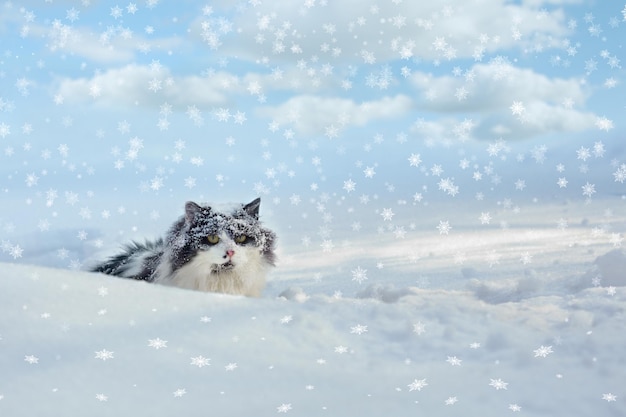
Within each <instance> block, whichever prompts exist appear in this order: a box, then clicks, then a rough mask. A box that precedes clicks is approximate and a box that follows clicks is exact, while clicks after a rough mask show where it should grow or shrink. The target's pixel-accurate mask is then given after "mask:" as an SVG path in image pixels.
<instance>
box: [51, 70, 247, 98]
mask: <svg viewBox="0 0 626 417" xmlns="http://www.w3.org/2000/svg"><path fill="white" fill-rule="evenodd" d="M235 82H236V77H234V76H232V75H230V74H227V73H217V74H211V76H207V77H201V76H187V77H174V76H172V75H171V73H170V71H169V70H168V69H166V68H164V67H150V66H144V65H135V64H132V65H126V66H124V67H120V68H114V69H110V70H107V71H105V72H102V73H98V74H96V75H95V76H93V77H92V78H78V79H71V78H65V79H62V80H60V81H59V82H58V87H57V88H56V94H57V95H60V96H61V97H62V98H63V101H64V102H75V103H82V102H94V103H97V104H103V105H109V106H120V105H126V106H133V107H134V106H136V105H142V106H152V105H154V106H158V105H161V104H163V103H164V102H168V103H169V104H171V105H174V106H177V107H182V108H183V109H184V108H186V107H187V106H190V105H200V106H213V105H220V104H223V103H225V102H226V101H227V96H226V93H227V91H228V86H230V85H233V84H234V83H235Z"/></svg>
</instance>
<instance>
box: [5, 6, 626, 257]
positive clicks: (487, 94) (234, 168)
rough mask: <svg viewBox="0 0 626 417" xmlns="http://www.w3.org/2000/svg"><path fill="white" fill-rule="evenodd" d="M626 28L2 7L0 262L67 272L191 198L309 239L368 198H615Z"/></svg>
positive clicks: (481, 11)
mask: <svg viewBox="0 0 626 417" xmlns="http://www.w3.org/2000/svg"><path fill="white" fill-rule="evenodd" d="M283 3H285V4H283ZM625 10H626V5H625V4H623V3H619V2H600V1H582V0H581V1H576V0H571V1H568V0H550V1H542V0H532V1H502V0H474V1H466V0H463V1H456V0H450V1H447V2H445V3H439V2H427V3H425V2H409V1H407V0H404V1H403V0H393V1H356V0H354V1H342V2H328V1H320V0H302V1H293V2H271V1H267V0H266V1H261V0H251V1H242V2H231V1H216V2H211V4H210V5H208V4H206V3H201V2H194V1H184V2H176V3H173V2H165V1H149V2H136V3H133V2H130V3H118V5H117V6H116V5H112V3H110V2H99V1H88V0H87V1H83V2H69V1H54V0H52V1H36V2H35V1H29V2H4V3H3V4H2V5H0V11H1V13H0V53H1V57H0V83H1V85H2V87H1V89H0V150H1V151H2V152H1V153H0V171H1V173H2V175H1V177H0V187H1V189H2V191H3V204H2V208H0V225H1V226H2V229H1V230H2V232H1V233H2V235H3V238H2V240H3V253H2V254H1V255H2V257H3V259H6V260H13V259H16V260H17V259H19V260H22V261H28V260H31V261H33V260H34V259H35V258H32V257H30V256H31V255H32V253H34V252H39V251H41V247H39V246H38V245H40V244H41V243H40V239H41V237H42V236H43V237H45V240H47V241H54V240H55V239H51V238H50V235H51V234H52V233H57V235H58V236H61V237H60V238H59V241H58V242H56V243H54V245H57V246H58V247H64V246H67V247H70V246H71V247H73V248H75V249H74V250H75V253H73V254H72V256H74V257H75V259H76V264H79V263H81V262H82V260H83V258H84V257H88V256H89V254H90V252H93V249H94V242H95V246H96V247H99V246H102V245H104V246H106V245H108V244H110V243H112V242H113V243H114V242H116V241H118V240H120V241H121V240H124V239H125V238H127V237H135V236H142V235H153V234H158V233H160V231H161V230H163V229H164V228H165V227H167V225H168V224H169V223H170V222H171V221H172V220H173V219H174V218H175V217H176V216H177V215H178V213H179V212H180V207H182V205H183V203H184V201H186V200H189V199H196V200H201V201H222V200H226V201H231V200H235V201H247V200H251V199H252V198H254V197H256V196H257V195H260V196H262V197H263V198H264V201H266V203H265V207H266V211H267V212H268V214H272V215H274V216H275V217H276V218H279V219H280V218H285V216H292V217H294V218H296V219H297V218H298V216H301V217H303V218H306V219H307V225H306V227H309V228H311V229H313V230H315V228H317V227H320V225H324V224H327V223H329V222H330V223H332V220H329V218H333V217H335V218H337V219H339V218H343V214H345V213H344V212H343V211H344V209H345V207H346V206H348V207H351V206H354V207H361V206H364V205H365V204H364V203H363V201H367V202H368V204H367V207H368V208H367V210H366V211H363V212H361V211H359V213H360V214H359V215H360V216H362V218H361V221H363V222H364V223H366V222H370V218H371V219H376V221H372V223H373V224H376V222H377V221H379V219H380V216H379V212H380V211H381V210H382V209H384V208H390V207H395V208H396V210H397V211H400V210H401V209H402V208H403V207H404V206H405V205H408V206H409V207H422V208H423V207H424V205H425V204H426V205H427V204H435V203H443V204H459V202H460V203H470V202H471V203H472V204H480V205H481V210H489V209H490V207H491V209H494V208H497V207H498V204H499V203H500V202H501V201H502V199H503V198H510V199H512V200H514V202H515V204H519V205H521V206H524V205H525V204H531V205H532V204H535V203H536V202H537V198H538V197H543V196H549V199H550V201H553V200H555V199H556V200H558V199H563V200H565V199H571V198H573V199H575V200H576V201H581V202H585V201H587V202H589V201H588V200H590V199H591V200H596V199H600V198H603V197H606V196H613V197H614V196H618V197H619V196H620V195H621V194H623V183H622V182H621V181H618V179H619V178H621V171H620V165H621V164H623V163H624V159H625V156H624V150H623V145H622V141H623V137H624V126H623V122H622V120H623V119H624V112H625V110H626V109H625V103H624V99H623V97H625V96H626V95H625V94H624V85H623V83H624V69H623V65H624V62H623V61H624V60H623V59H622V57H623V56H624V53H623V44H622V42H623V39H625V38H626V37H625V36H624V25H625V22H624V19H626V16H625V13H626V12H625ZM415 156H418V158H415ZM418 162H419V163H418ZM561 179H565V180H566V181H565V182H564V181H560V180H561ZM559 181H560V182H559ZM564 184H565V185H564ZM587 184H588V185H591V186H593V187H591V188H592V189H593V191H594V192H593V193H591V192H587V193H585V190H587V191H589V190H590V188H589V187H587V188H586V189H583V188H582V187H584V186H585V185H587ZM584 193H585V194H584ZM420 195H421V196H420ZM546 198H547V197H546ZM544 201H545V200H544ZM320 204H321V205H322V206H323V207H322V208H320V207H319V205H320ZM615 204H618V206H616V207H614V209H615V210H616V211H617V210H619V209H621V208H622V207H621V206H619V203H615ZM605 206H606V205H605ZM316 207H317V208H316ZM339 207H341V208H339ZM605 209H606V207H602V208H600V207H599V208H598V210H605ZM479 214H480V213H477V216H478V215H479ZM355 216H356V215H355ZM431 217H432V219H431ZM424 218H425V220H424V221H425V222H427V223H428V222H432V224H433V227H435V226H436V225H437V223H438V219H437V218H436V216H435V215H433V216H428V215H427V216H424ZM336 222H337V221H336ZM294 224H295V223H294ZM334 226H335V227H340V225H337V224H335V225H334ZM80 231H89V232H88V233H87V237H86V238H84V239H78V240H77V239H76V235H77V233H78V232H80ZM313 233H314V232H313ZM65 236H69V237H71V238H70V240H71V242H67V241H65V240H64V238H63V237H65ZM82 236H83V237H84V234H83V235H82ZM54 245H52V244H46V248H47V249H46V250H50V251H52V252H55V251H58V247H54ZM48 246H50V248H48ZM15 247H19V248H21V249H22V250H23V251H22V252H23V253H21V254H20V253H19V252H20V251H17V252H16V251H14V250H13V251H12V250H11V249H12V248H15ZM29 253H30V254H31V255H29ZM16 254H18V255H19V256H15V255H16ZM62 261H63V262H64V263H67V262H68V260H67V259H63V260H62ZM41 262H43V263H46V262H47V261H43V260H42V261H41Z"/></svg>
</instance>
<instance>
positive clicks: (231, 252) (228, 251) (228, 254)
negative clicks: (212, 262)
mask: <svg viewBox="0 0 626 417" xmlns="http://www.w3.org/2000/svg"><path fill="white" fill-rule="evenodd" d="M234 254H235V251H234V250H232V249H228V250H227V251H226V256H228V257H229V258H232V257H233V255H234Z"/></svg>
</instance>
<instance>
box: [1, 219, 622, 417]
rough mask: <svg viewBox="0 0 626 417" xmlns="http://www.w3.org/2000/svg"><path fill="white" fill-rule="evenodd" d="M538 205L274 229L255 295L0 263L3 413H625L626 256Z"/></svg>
mask: <svg viewBox="0 0 626 417" xmlns="http://www.w3.org/2000/svg"><path fill="white" fill-rule="evenodd" d="M546 210H548V211H549V210H552V211H550V212H549V213H548V215H546ZM555 210H556V209H549V208H546V207H543V208H542V210H540V212H539V211H538V213H537V214H536V215H534V216H533V214H532V213H525V217H524V218H525V219H526V220H528V221H529V222H530V220H531V219H534V220H533V221H532V222H531V223H534V224H532V225H527V226H526V227H522V226H515V227H511V228H509V229H505V230H502V229H500V228H494V229H493V230H490V231H485V230H479V231H478V230H473V229H471V228H469V227H468V228H467V230H463V233H459V232H458V231H459V229H462V224H463V219H460V218H456V219H455V220H456V222H455V227H456V231H457V233H456V234H455V236H454V238H453V239H451V240H449V241H445V240H442V239H445V236H442V235H440V234H439V233H437V232H436V231H435V232H432V231H427V230H424V231H420V230H419V224H418V225H416V229H417V230H416V231H413V232H412V233H411V234H410V235H409V236H407V237H405V238H404V239H397V238H391V237H389V236H388V235H389V234H381V235H376V234H374V235H370V236H368V237H366V236H367V235H364V236H362V240H359V241H358V242H354V241H350V240H349V239H346V240H345V241H343V243H339V242H337V247H336V248H335V249H334V250H332V251H330V252H324V251H323V250H320V249H309V250H308V251H307V250H301V251H298V250H295V249H293V250H292V249H290V246H289V242H290V241H291V240H297V239H298V238H299V236H297V235H296V234H295V233H294V232H291V234H290V233H288V232H287V231H283V233H282V237H281V242H282V244H283V245H282V246H281V263H280V265H279V267H278V268H277V269H276V271H275V273H274V274H273V276H272V277H273V279H272V281H271V282H270V283H269V285H268V288H267V290H266V293H265V295H264V297H263V298H261V299H247V298H240V297H231V296H222V295H216V294H205V293H198V292H191V291H185V290H178V289H174V288H168V287H160V286H155V285H149V284H145V283H141V282H133V281H128V280H122V279H117V278H112V277H106V276H99V275H94V274H89V273H86V272H77V271H67V270H57V269H46V268H42V267H36V266H28V265H16V264H2V265H0V266H1V268H2V271H3V274H2V275H3V276H2V279H1V280H0V303H1V305H2V311H3V314H2V315H1V316H0V369H1V370H2V371H1V373H0V415H2V416H12V417H13V416H61V415H77V414H76V413H82V414H84V413H87V414H84V415H90V416H121V415H163V416H167V415H184V416H196V415H197V416H206V415H232V416H250V415H255V416H272V415H277V414H279V415H280V414H282V413H286V414H288V415H300V416H313V415H328V416H347V415H354V416H356V415H358V416H382V415H386V416H404V415H430V416H433V415H436V416H457V415H459V416H460V415H464V416H468V415H469V416H503V415H508V414H517V413H519V415H528V416H556V415H577V416H592V415H593V416H623V415H625V414H626V406H625V403H624V398H625V397H626V391H625V386H626V385H625V384H624V380H625V379H624V377H625V371H624V363H626V351H624V349H623V346H624V342H625V341H626V336H625V335H624V328H625V326H626V313H625V307H626V289H625V288H624V287H625V286H626V277H625V276H624V274H623V271H624V269H625V268H626V254H625V253H624V252H623V251H622V250H621V249H620V248H612V247H611V245H608V244H607V236H606V233H602V231H601V230H597V229H596V230H595V231H594V229H592V228H590V227H589V226H588V225H589V224H593V222H594V221H596V220H595V219H592V218H586V220H585V221H584V222H583V224H584V225H585V226H586V227H579V228H577V227H573V226H572V227H569V228H567V229H566V230H559V229H558V228H555V227H554V226H552V227H544V226H545V225H542V224H541V219H542V218H543V219H550V221H549V222H552V219H553V218H554V217H555V216H556V218H558V212H557V211H555ZM581 215H582V216H583V217H584V213H582V211H581ZM270 217H271V216H270ZM612 221H613V222H623V219H620V218H613V219H612ZM546 222H548V221H547V220H546ZM552 223H553V222H552ZM605 229H609V227H608V226H606V224H605ZM377 236H378V237H377ZM410 248H415V250H414V251H411V250H410ZM425 248H426V249H425ZM524 254H532V256H531V257H530V258H528V257H524V256H523V255H524ZM359 271H360V273H359Z"/></svg>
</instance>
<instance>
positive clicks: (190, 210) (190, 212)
mask: <svg viewBox="0 0 626 417" xmlns="http://www.w3.org/2000/svg"><path fill="white" fill-rule="evenodd" d="M200 211H202V207H200V206H199V205H197V204H196V203H194V202H193V201H187V202H186V203H185V221H186V222H187V223H191V222H192V221H193V219H195V218H196V214H198V213H200Z"/></svg>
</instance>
